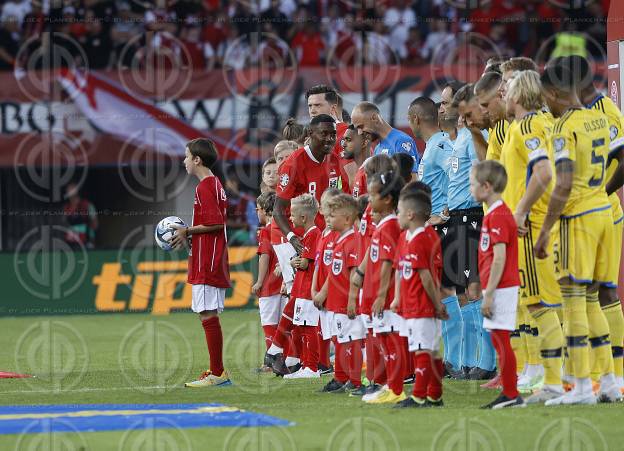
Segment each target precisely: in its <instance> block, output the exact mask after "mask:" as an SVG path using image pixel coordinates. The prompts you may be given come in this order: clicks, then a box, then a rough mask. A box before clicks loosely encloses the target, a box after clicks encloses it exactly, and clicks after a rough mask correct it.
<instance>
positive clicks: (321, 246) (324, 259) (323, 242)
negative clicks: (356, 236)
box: [316, 229, 338, 291]
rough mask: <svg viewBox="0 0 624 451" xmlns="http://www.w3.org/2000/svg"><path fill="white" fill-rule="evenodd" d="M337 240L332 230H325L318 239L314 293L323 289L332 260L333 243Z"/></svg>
mask: <svg viewBox="0 0 624 451" xmlns="http://www.w3.org/2000/svg"><path fill="white" fill-rule="evenodd" d="M336 238H338V233H337V232H334V231H333V230H329V229H325V230H324V231H323V233H322V234H321V236H320V237H319V240H318V243H317V246H316V267H317V268H318V270H317V272H316V291H320V290H321V288H323V284H324V283H325V279H326V278H327V274H328V273H329V268H330V267H331V264H332V260H333V258H334V243H335V241H336Z"/></svg>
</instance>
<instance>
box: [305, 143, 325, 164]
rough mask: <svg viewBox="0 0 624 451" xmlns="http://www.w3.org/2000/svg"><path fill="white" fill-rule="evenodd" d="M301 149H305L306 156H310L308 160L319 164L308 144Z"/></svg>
mask: <svg viewBox="0 0 624 451" xmlns="http://www.w3.org/2000/svg"><path fill="white" fill-rule="evenodd" d="M303 150H305V151H306V153H307V154H308V157H310V160H312V161H314V162H315V163H318V164H321V162H320V161H318V160H317V159H316V158H314V155H312V149H310V146H304V147H303Z"/></svg>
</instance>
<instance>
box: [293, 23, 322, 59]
mask: <svg viewBox="0 0 624 451" xmlns="http://www.w3.org/2000/svg"><path fill="white" fill-rule="evenodd" d="M291 48H292V49H293V50H294V52H295V55H296V56H297V60H298V61H299V65H300V66H320V65H321V62H322V55H323V50H325V43H324V42H323V39H322V38H321V33H320V31H319V30H318V27H317V26H316V25H315V24H314V23H313V22H307V23H306V24H305V25H304V27H303V30H302V31H300V32H299V33H297V34H296V35H295V37H294V38H293V40H292V42H291Z"/></svg>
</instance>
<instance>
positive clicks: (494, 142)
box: [485, 119, 509, 161]
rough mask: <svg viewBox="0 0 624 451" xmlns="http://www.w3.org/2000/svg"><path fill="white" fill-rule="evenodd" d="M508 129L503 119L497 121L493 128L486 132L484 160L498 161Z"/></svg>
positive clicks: (507, 123)
mask: <svg viewBox="0 0 624 451" xmlns="http://www.w3.org/2000/svg"><path fill="white" fill-rule="evenodd" d="M508 128H509V122H507V121H506V120H505V119H503V120H500V121H498V122H497V123H496V124H494V127H492V128H491V129H489V130H488V146H487V152H486V154H485V159H486V160H496V161H500V156H501V150H502V149H503V144H504V143H505V135H506V134H507V129H508Z"/></svg>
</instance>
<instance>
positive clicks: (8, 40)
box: [0, 15, 20, 70]
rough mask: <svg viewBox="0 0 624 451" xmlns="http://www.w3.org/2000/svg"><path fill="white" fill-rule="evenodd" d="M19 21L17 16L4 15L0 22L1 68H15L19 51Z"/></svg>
mask: <svg viewBox="0 0 624 451" xmlns="http://www.w3.org/2000/svg"><path fill="white" fill-rule="evenodd" d="M19 39H20V32H19V22H18V21H17V18H16V17H13V16H4V15H3V18H2V23H0V69H1V70H13V65H14V63H15V57H16V56H17V52H18V51H19V45H20V44H19Z"/></svg>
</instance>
